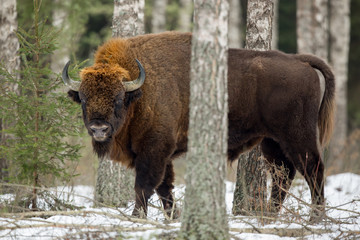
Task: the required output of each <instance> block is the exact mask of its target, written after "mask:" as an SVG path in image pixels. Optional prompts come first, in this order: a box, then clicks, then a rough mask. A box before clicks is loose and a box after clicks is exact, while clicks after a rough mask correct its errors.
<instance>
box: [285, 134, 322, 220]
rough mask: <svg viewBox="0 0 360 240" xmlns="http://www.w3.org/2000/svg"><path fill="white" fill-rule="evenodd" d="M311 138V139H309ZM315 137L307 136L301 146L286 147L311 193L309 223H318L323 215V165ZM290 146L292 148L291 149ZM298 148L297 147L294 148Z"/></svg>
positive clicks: (313, 135)
mask: <svg viewBox="0 0 360 240" xmlns="http://www.w3.org/2000/svg"><path fill="white" fill-rule="evenodd" d="M311 136H312V137H311ZM315 136H316V135H315V134H312V135H308V137H306V138H305V139H306V141H305V140H304V141H302V145H301V146H298V145H296V144H293V145H288V146H289V147H288V148H287V149H288V154H289V157H291V160H292V162H293V163H294V165H295V167H296V169H297V170H298V171H299V172H300V173H301V174H302V175H303V177H304V178H305V180H306V182H307V184H308V186H309V188H310V193H311V203H312V211H311V213H310V221H311V222H318V221H320V220H321V219H322V218H323V217H324V215H325V198H324V163H323V162H322V159H321V157H320V151H319V147H318V144H317V141H316V137H315ZM291 146H292V147H291ZM296 146H298V147H296Z"/></svg>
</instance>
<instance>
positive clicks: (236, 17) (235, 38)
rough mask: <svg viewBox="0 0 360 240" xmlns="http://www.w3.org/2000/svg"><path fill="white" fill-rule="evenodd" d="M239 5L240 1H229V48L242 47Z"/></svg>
mask: <svg viewBox="0 0 360 240" xmlns="http://www.w3.org/2000/svg"><path fill="white" fill-rule="evenodd" d="M241 20H242V18H241V4H240V0H230V13H229V47H230V48H241V47H243V39H244V38H243V34H242V32H243V31H242V30H243V29H242V22H241Z"/></svg>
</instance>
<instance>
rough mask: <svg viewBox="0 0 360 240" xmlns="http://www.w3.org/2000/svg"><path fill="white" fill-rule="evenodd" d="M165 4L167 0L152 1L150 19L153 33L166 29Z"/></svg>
mask: <svg viewBox="0 0 360 240" xmlns="http://www.w3.org/2000/svg"><path fill="white" fill-rule="evenodd" d="M166 5H167V0H156V1H154V6H153V11H152V19H151V25H152V32H153V33H159V32H164V31H165V29H166Z"/></svg>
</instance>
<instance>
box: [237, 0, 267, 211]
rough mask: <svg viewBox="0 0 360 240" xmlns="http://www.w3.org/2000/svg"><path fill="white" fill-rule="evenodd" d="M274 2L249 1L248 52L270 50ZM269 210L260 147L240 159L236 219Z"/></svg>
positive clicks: (262, 0) (264, 170) (264, 168)
mask: <svg viewBox="0 0 360 240" xmlns="http://www.w3.org/2000/svg"><path fill="white" fill-rule="evenodd" d="M272 18H273V2H272V1H271V0H249V1H248V6H247V25H246V46H245V47H246V48H247V49H254V50H260V51H265V50H270V49H271V35H272ZM265 208H266V167H265V164H264V161H263V160H262V159H261V152H260V147H259V146H258V147H256V148H255V149H254V150H252V151H251V152H250V153H246V154H242V155H241V156H240V158H239V162H238V168H237V176H236V187H235V192H234V201H233V210H232V211H233V214H234V215H239V214H242V215H249V214H250V215H252V214H255V215H256V214H259V213H262V212H264V210H265Z"/></svg>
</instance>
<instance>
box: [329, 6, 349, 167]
mask: <svg viewBox="0 0 360 240" xmlns="http://www.w3.org/2000/svg"><path fill="white" fill-rule="evenodd" d="M329 1H330V14H329V15H330V19H329V20H330V37H329V38H330V54H329V55H330V58H329V62H330V64H331V66H332V67H333V70H334V73H335V79H336V82H335V84H336V94H335V97H336V115H335V128H334V134H333V137H332V140H331V142H330V156H329V162H328V165H330V164H331V166H332V167H335V168H336V170H337V171H341V170H343V167H344V161H343V159H342V158H343V157H344V156H341V153H342V150H343V149H344V146H345V143H346V137H347V76H348V59H349V42H350V0H329Z"/></svg>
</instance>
